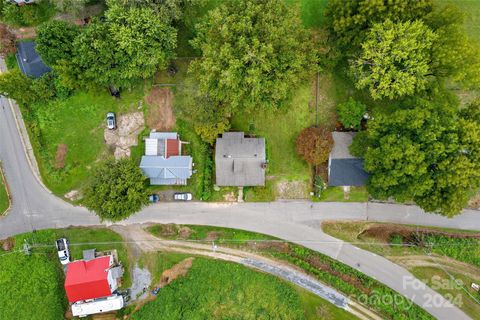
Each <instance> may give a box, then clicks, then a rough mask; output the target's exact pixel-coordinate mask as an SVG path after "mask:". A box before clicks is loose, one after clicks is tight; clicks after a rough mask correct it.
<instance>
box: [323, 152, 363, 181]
mask: <svg viewBox="0 0 480 320" xmlns="http://www.w3.org/2000/svg"><path fill="white" fill-rule="evenodd" d="M367 180H368V173H367V172H366V171H365V170H364V169H363V159H358V158H354V159H332V160H331V161H330V175H329V179H328V185H330V186H363V185H365V184H366V183H367Z"/></svg>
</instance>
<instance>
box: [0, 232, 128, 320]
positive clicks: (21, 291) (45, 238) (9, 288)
mask: <svg viewBox="0 0 480 320" xmlns="http://www.w3.org/2000/svg"><path fill="white" fill-rule="evenodd" d="M62 236H66V237H68V239H69V240H70V242H71V252H72V255H73V257H74V258H76V259H78V258H81V253H82V250H83V249H89V248H96V249H98V250H106V249H117V250H118V253H119V257H120V260H121V261H122V262H124V265H125V266H126V272H125V281H124V286H129V285H130V280H129V276H128V261H127V253H126V249H125V248H124V247H123V245H122V244H111V245H82V243H85V242H104V241H119V240H121V238H120V237H119V235H117V234H116V233H114V232H112V231H110V230H107V229H100V228H99V229H84V228H69V229H58V230H41V231H36V232H35V233H26V234H20V235H17V236H15V237H14V238H13V239H14V247H13V249H12V251H10V252H3V251H0V252H1V253H0V256H1V258H0V291H1V292H2V294H1V295H0V305H1V306H2V307H1V308H0V319H31V320H36V319H38V320H57V319H63V318H64V317H63V315H64V313H65V310H66V307H67V300H66V296H65V290H64V288H63V281H64V274H63V270H62V267H61V265H60V262H59V261H58V257H57V253H56V250H55V248H54V241H55V239H57V238H59V237H62ZM24 240H27V241H28V243H29V244H30V245H31V246H32V249H31V254H30V255H25V254H24V253H23V251H22V248H23V244H24ZM35 245H40V246H37V247H35ZM43 245H48V247H45V246H43Z"/></svg>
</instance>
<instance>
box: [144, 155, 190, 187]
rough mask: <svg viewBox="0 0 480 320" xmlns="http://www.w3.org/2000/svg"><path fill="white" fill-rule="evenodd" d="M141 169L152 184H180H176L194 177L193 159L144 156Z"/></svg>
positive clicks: (187, 157)
mask: <svg viewBox="0 0 480 320" xmlns="http://www.w3.org/2000/svg"><path fill="white" fill-rule="evenodd" d="M140 169H141V170H142V172H143V174H144V175H145V176H147V177H148V178H150V181H151V183H152V184H178V183H175V182H176V181H181V180H186V179H188V178H190V177H191V176H192V157H190V156H172V157H169V158H167V159H165V158H164V157H162V156H143V157H142V161H141V162H140Z"/></svg>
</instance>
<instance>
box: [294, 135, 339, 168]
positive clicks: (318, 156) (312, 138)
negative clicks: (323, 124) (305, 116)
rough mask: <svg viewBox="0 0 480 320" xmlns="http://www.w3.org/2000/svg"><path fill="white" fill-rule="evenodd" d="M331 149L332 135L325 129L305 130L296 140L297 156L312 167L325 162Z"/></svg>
mask: <svg viewBox="0 0 480 320" xmlns="http://www.w3.org/2000/svg"><path fill="white" fill-rule="evenodd" d="M332 147H333V138H332V133H331V132H330V131H328V130H327V129H325V128H314V127H312V128H306V129H304V130H303V131H302V132H300V135H299V136H298V138H297V152H298V154H299V155H300V156H302V157H303V158H304V159H305V161H307V162H308V163H310V164H313V165H317V164H321V163H323V162H325V161H327V160H328V156H329V154H330V151H331V150H332Z"/></svg>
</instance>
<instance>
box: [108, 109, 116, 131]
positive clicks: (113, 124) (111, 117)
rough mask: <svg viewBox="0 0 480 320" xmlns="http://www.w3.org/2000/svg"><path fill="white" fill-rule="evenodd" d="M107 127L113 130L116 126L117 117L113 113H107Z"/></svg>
mask: <svg viewBox="0 0 480 320" xmlns="http://www.w3.org/2000/svg"><path fill="white" fill-rule="evenodd" d="M107 128H108V129H110V130H115V129H116V128H117V119H116V117H115V113H113V112H109V113H107Z"/></svg>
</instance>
